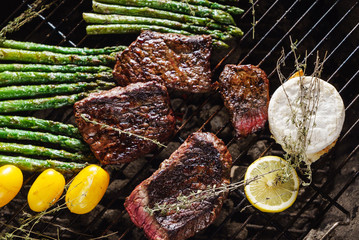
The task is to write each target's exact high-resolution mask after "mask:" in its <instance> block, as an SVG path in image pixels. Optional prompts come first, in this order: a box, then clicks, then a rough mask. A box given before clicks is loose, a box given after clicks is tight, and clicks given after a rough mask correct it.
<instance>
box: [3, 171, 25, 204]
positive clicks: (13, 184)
mask: <svg viewBox="0 0 359 240" xmlns="http://www.w3.org/2000/svg"><path fill="white" fill-rule="evenodd" d="M23 178H24V177H23V175H22V172H21V170H20V169H19V168H18V167H16V166H14V165H4V166H2V167H0V207H3V206H5V205H6V204H8V203H9V202H10V201H11V200H12V199H13V198H14V197H15V196H16V195H17V194H18V192H19V191H20V189H21V187H22V182H23Z"/></svg>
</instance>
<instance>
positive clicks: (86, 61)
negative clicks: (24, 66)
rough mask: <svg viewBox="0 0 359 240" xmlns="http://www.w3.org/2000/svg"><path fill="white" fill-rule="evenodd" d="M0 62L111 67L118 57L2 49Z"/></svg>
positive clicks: (0, 49)
mask: <svg viewBox="0 0 359 240" xmlns="http://www.w3.org/2000/svg"><path fill="white" fill-rule="evenodd" d="M0 60H6V61H19V62H28V63H46V64H76V65H111V64H114V63H115V62H116V57H115V55H111V54H109V55H74V54H62V53H53V52H39V51H29V50H22V49H11V48H0Z"/></svg>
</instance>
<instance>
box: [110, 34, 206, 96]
mask: <svg viewBox="0 0 359 240" xmlns="http://www.w3.org/2000/svg"><path fill="white" fill-rule="evenodd" d="M211 46H212V39H211V37H210V36H207V35H198V36H185V35H180V34H172V33H157V32H151V31H143V32H142V33H141V34H140V35H139V37H138V38H137V39H136V41H134V42H133V43H132V44H131V45H130V46H129V47H128V48H127V49H126V50H124V51H123V52H122V53H120V54H119V56H118V60H117V62H116V65H115V68H114V71H113V76H114V78H115V79H116V80H117V82H118V84H119V85H120V86H126V85H127V84H129V83H133V82H147V81H157V82H160V83H162V84H164V85H165V86H166V87H168V88H173V89H177V90H183V91H187V92H196V93H198V92H208V91H210V88H211V76H212V74H211V69H210V54H211Z"/></svg>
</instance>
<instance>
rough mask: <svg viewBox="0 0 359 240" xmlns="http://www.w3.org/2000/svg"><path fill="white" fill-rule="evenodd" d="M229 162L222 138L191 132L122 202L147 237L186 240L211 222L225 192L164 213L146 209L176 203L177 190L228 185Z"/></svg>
mask: <svg viewBox="0 0 359 240" xmlns="http://www.w3.org/2000/svg"><path fill="white" fill-rule="evenodd" d="M231 165H232V157H231V155H230V153H229V152H228V150H227V148H226V146H225V144H224V143H223V141H222V140H220V139H219V138H217V137H216V135H214V134H213V133H204V132H195V133H193V134H192V135H190V136H189V137H188V138H187V140H186V141H185V142H184V143H183V144H182V145H181V146H180V147H179V148H178V149H177V150H176V151H175V152H174V153H172V155H171V156H170V157H169V158H168V159H166V160H164V161H163V162H162V163H161V165H160V168H159V169H158V170H157V171H155V172H154V173H153V174H152V176H150V177H149V178H147V179H146V180H144V181H143V182H142V183H140V184H139V185H138V186H137V187H136V188H135V189H134V190H133V191H132V193H131V194H130V196H128V197H127V198H126V201H125V207H126V210H127V211H128V213H129V216H130V217H131V220H132V221H133V222H134V224H135V225H136V226H138V227H140V228H143V230H144V232H145V234H146V236H147V237H148V238H149V239H151V240H154V239H156V240H181V239H187V238H189V237H191V236H193V235H195V234H196V232H198V231H199V230H202V229H204V228H206V227H207V226H208V225H210V224H211V223H212V222H213V221H214V219H215V218H216V216H217V215H218V213H219V211H220V210H221V207H222V204H223V201H224V200H225V198H226V197H227V193H222V194H220V195H218V196H214V195H212V196H208V197H206V198H205V199H204V200H202V201H198V202H195V203H192V204H191V205H190V206H186V208H182V209H179V210H171V211H168V212H166V213H164V214H163V213H160V212H158V211H156V212H154V213H153V214H152V215H151V213H150V212H149V211H148V208H150V209H151V208H152V209H153V207H154V206H155V204H163V203H176V202H177V196H178V195H179V194H180V193H181V194H182V195H188V194H190V193H193V192H197V190H204V189H206V188H208V187H209V186H210V187H213V186H214V185H216V186H219V185H221V184H229V183H230V168H231Z"/></svg>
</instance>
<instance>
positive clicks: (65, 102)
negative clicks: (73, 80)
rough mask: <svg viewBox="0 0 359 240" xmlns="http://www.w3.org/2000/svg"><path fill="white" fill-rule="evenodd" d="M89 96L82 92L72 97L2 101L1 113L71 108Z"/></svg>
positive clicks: (0, 102)
mask: <svg viewBox="0 0 359 240" xmlns="http://www.w3.org/2000/svg"><path fill="white" fill-rule="evenodd" d="M87 95H88V93H87V92H81V93H76V94H72V95H59V96H55V97H48V98H35V99H18V100H7V101H0V113H10V112H22V111H35V110H44V109H50V108H60V107H64V106H71V105H73V104H74V103H75V102H77V101H79V100H80V99H82V98H84V97H86V96H87Z"/></svg>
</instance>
